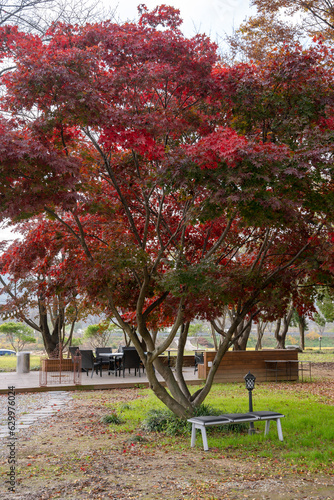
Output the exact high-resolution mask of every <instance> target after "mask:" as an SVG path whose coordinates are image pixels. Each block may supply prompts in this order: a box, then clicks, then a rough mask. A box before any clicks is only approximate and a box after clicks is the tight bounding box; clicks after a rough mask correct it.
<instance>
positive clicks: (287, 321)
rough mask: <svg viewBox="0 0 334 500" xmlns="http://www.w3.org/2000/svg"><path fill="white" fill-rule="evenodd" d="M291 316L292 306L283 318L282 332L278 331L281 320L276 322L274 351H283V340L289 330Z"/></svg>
mask: <svg viewBox="0 0 334 500" xmlns="http://www.w3.org/2000/svg"><path fill="white" fill-rule="evenodd" d="M292 314H293V305H291V307H290V309H289V311H288V313H287V314H285V315H284V316H283V329H282V332H281V331H280V330H281V326H282V321H281V318H280V319H279V320H278V321H277V324H276V329H275V339H276V341H277V344H276V347H275V349H285V339H286V335H287V333H288V330H289V325H290V321H291V318H292Z"/></svg>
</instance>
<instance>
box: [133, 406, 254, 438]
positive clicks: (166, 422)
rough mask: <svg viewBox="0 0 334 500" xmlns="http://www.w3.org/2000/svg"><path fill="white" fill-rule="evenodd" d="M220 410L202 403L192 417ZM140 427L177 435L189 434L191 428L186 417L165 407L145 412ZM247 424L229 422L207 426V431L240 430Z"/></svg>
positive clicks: (219, 411) (212, 413) (213, 413)
mask: <svg viewBox="0 0 334 500" xmlns="http://www.w3.org/2000/svg"><path fill="white" fill-rule="evenodd" d="M222 413H224V412H222V411H221V410H218V409H216V408H213V407H212V406H210V405H207V404H202V405H200V406H199V407H198V408H195V410H194V414H193V416H194V417H201V416H216V415H221V414H222ZM142 428H143V430H144V431H146V432H163V433H165V434H167V435H168V436H178V435H189V432H190V430H191V424H190V423H189V422H187V420H186V419H182V418H179V417H177V416H176V415H174V413H173V412H171V411H170V410H167V409H153V410H150V411H149V412H148V413H147V417H146V418H145V420H144V421H143V423H142ZM247 428H248V426H247V425H246V424H244V423H242V424H230V425H221V426H215V427H210V428H208V429H207V430H208V432H210V431H211V432H212V431H214V429H216V430H218V431H219V432H230V431H233V432H242V431H244V430H245V429H247Z"/></svg>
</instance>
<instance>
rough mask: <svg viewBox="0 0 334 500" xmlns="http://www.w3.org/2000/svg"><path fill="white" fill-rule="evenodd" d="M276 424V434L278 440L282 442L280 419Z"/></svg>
mask: <svg viewBox="0 0 334 500" xmlns="http://www.w3.org/2000/svg"><path fill="white" fill-rule="evenodd" d="M276 423H277V434H278V439H279V440H280V441H283V432H282V426H281V419H280V418H278V419H277V420H276Z"/></svg>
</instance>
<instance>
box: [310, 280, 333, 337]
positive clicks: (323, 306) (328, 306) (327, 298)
mask: <svg viewBox="0 0 334 500" xmlns="http://www.w3.org/2000/svg"><path fill="white" fill-rule="evenodd" d="M316 307H317V312H316V313H315V314H314V321H315V322H316V324H317V325H318V328H319V333H320V335H323V333H324V331H325V327H326V323H332V322H333V321H334V302H333V295H332V293H331V290H329V289H328V288H324V289H322V290H319V292H318V297H317V300H316Z"/></svg>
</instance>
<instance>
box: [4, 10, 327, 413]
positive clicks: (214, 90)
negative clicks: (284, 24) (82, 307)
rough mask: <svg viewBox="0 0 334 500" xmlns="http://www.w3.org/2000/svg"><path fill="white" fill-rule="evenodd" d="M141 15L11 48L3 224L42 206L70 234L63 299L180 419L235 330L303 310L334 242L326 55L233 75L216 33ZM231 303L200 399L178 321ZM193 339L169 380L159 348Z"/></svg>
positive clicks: (293, 57) (214, 314)
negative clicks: (308, 284) (264, 316)
mask: <svg viewBox="0 0 334 500" xmlns="http://www.w3.org/2000/svg"><path fill="white" fill-rule="evenodd" d="M141 14H142V15H141V17H140V20H139V22H138V23H137V24H125V25H123V26H120V25H117V24H114V23H111V22H105V23H99V24H96V25H94V26H89V25H88V26H86V27H70V26H63V25H60V26H54V27H53V29H52V30H50V32H49V37H50V38H49V40H48V41H47V43H46V42H45V41H44V40H42V39H41V38H39V37H31V36H29V35H22V34H19V33H18V34H17V33H14V32H13V33H11V36H12V39H11V40H10V39H6V40H3V43H4V44H5V45H6V46H7V47H8V50H10V51H11V54H13V57H15V62H16V64H17V67H16V68H17V69H16V70H15V71H13V72H12V73H10V74H6V75H4V76H3V77H2V83H3V85H5V86H6V95H5V96H4V98H3V99H2V108H3V110H4V111H5V112H6V113H10V114H11V119H3V120H2V122H1V125H0V127H1V134H0V151H1V157H0V167H1V169H0V208H1V216H2V218H3V219H5V218H10V219H11V220H12V221H17V220H23V219H29V218H30V219H31V218H32V217H33V216H35V214H42V213H43V214H44V217H48V218H49V219H51V220H53V221H54V222H57V223H59V224H60V226H62V228H63V229H62V231H61V235H62V237H61V245H62V255H63V256H64V261H63V262H62V263H61V268H62V269H66V273H65V272H64V273H62V274H61V276H62V278H63V281H62V283H61V286H60V289H61V290H67V289H71V287H73V286H74V284H75V287H76V290H77V293H78V294H79V296H82V297H84V298H85V299H86V301H87V302H88V301H90V303H91V304H92V306H93V307H97V308H98V310H101V311H103V312H104V314H105V315H106V317H107V318H115V320H116V321H117V323H118V325H119V326H120V327H121V328H122V329H123V330H124V331H125V332H126V334H127V335H128V337H129V338H130V339H131V342H132V343H133V345H134V346H135V347H136V349H137V351H138V352H139V354H140V357H141V359H142V361H143V363H144V365H145V369H146V373H147V376H148V379H149V382H150V387H151V388H152V389H153V390H154V392H155V394H156V395H157V396H158V397H159V398H160V399H161V401H163V402H164V403H165V404H166V405H167V406H168V407H169V408H170V409H171V410H172V411H174V412H175V413H176V414H177V415H180V416H182V417H185V416H188V415H190V414H192V413H193V412H194V409H195V408H196V407H197V406H199V405H200V404H201V403H202V402H203V401H204V400H205V397H206V396H207V394H208V392H209V391H210V388H211V385H212V382H213V378H214V375H215V372H216V370H217V368H218V365H219V363H220V361H221V359H222V357H223V355H224V353H225V352H226V351H227V349H228V348H229V347H230V346H231V345H232V343H233V342H234V340H233V339H235V334H236V332H237V330H238V327H239V325H240V324H241V323H242V322H243V321H246V323H248V322H250V321H252V320H253V319H254V318H255V317H256V315H257V314H258V313H259V312H260V311H269V312H270V313H271V314H274V312H275V311H274V312H272V311H271V308H272V307H273V306H272V304H276V303H279V304H280V306H279V307H280V308H282V309H283V310H284V307H285V306H286V304H287V302H290V301H291V300H297V297H299V295H298V286H299V283H300V280H301V278H304V279H305V278H306V275H307V274H309V273H310V272H311V271H313V268H314V259H315V257H316V258H319V259H321V255H326V252H327V250H328V247H329V246H331V245H332V242H331V238H332V222H333V220H332V218H333V213H334V210H333V197H332V188H333V182H332V180H333V167H332V153H333V139H332V138H333V122H332V119H331V118H332V109H333V98H334V95H333V90H332V87H331V85H328V82H330V81H332V76H333V75H332V70H331V66H330V65H329V64H328V62H329V61H330V60H331V55H330V53H329V51H328V50H327V49H326V47H324V46H315V47H312V48H311V49H310V50H308V51H303V50H302V49H301V48H300V47H294V48H293V49H291V48H283V49H282V50H281V51H280V52H278V53H277V54H276V55H275V57H273V58H271V59H269V60H267V61H265V62H263V63H259V64H257V65H239V66H236V67H233V68H226V67H222V66H221V65H219V64H218V62H217V61H218V57H217V53H216V46H215V45H214V44H212V43H211V42H210V40H209V39H208V38H206V37H205V36H202V35H198V36H196V37H194V38H192V39H189V40H188V39H186V38H184V37H183V36H182V34H181V33H180V31H179V29H178V26H179V25H180V23H181V20H180V18H179V15H178V13H177V11H175V10H174V9H171V8H168V7H165V6H161V7H159V8H157V9H155V10H154V11H153V12H148V11H147V10H146V9H145V8H142V12H141ZM14 42H15V43H14ZM311 167H312V168H311ZM55 240H57V238H55ZM328 272H329V271H328ZM291 297H292V299H291ZM277 298H279V299H281V300H280V301H278V300H277ZM281 304H283V305H281ZM226 307H234V308H235V313H234V315H233V318H232V321H231V324H230V325H229V326H228V328H226V330H227V331H224V334H222V335H221V342H220V344H219V347H218V351H217V354H216V357H215V360H214V361H213V365H212V368H211V370H210V372H209V375H208V378H207V380H206V382H205V384H204V385H203V387H201V388H200V389H199V390H198V391H196V392H194V393H191V388H189V387H188V386H187V384H186V382H185V380H184V377H183V373H182V364H183V363H182V361H183V355H184V346H185V343H186V339H187V335H188V329H187V328H183V327H182V325H187V324H189V322H190V321H192V320H195V319H196V320H200V319H202V320H204V319H205V320H208V321H214V320H215V319H216V318H219V317H221V316H222V314H223V311H224V310H225V308H226ZM278 312H280V311H276V313H277V314H278ZM276 317H277V316H276ZM167 324H168V325H169V326H170V331H169V334H168V336H167V337H166V339H164V340H163V342H161V343H158V342H157V339H156V336H155V335H154V332H156V330H157V327H159V326H160V325H164V326H166V325H167ZM180 328H181V331H180V334H179V338H180V340H179V344H178V353H177V360H176V369H175V372H174V371H172V370H171V369H170V368H169V367H168V366H164V365H163V363H162V362H161V360H160V358H159V355H160V354H161V353H162V352H164V351H165V350H166V349H167V348H168V347H169V346H170V344H171V343H172V342H173V340H174V339H175V337H176V334H177V332H178V331H179V329H180ZM158 374H160V375H161V377H162V378H163V380H164V382H165V384H166V387H164V385H163V383H161V382H160V380H159V379H158V377H157V375H158Z"/></svg>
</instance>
